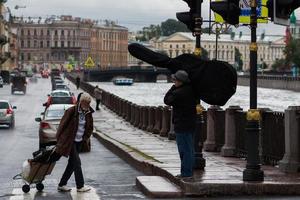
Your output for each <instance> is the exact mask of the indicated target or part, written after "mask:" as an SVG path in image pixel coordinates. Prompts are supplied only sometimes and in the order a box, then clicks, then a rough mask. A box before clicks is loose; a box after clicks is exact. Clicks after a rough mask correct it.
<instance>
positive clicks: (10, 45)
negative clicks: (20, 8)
mask: <svg viewBox="0 0 300 200" xmlns="http://www.w3.org/2000/svg"><path fill="white" fill-rule="evenodd" d="M0 15H1V17H0V46H1V49H0V70H11V69H13V68H15V67H16V66H17V54H18V49H17V46H16V34H14V33H13V32H12V31H11V27H10V23H9V20H10V10H9V8H7V7H6V6H5V5H4V4H3V3H1V4H0Z"/></svg>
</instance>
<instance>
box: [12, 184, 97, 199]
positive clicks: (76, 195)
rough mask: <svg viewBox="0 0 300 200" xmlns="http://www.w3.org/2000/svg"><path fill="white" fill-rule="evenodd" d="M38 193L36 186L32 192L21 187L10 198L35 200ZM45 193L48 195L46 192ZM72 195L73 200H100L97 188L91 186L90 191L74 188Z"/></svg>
mask: <svg viewBox="0 0 300 200" xmlns="http://www.w3.org/2000/svg"><path fill="white" fill-rule="evenodd" d="M37 193H38V191H37V190H36V189H35V188H31V190H30V192H28V193H24V192H23V191H22V189H21V188H15V189H13V191H12V195H13V196H11V197H10V198H9V200H34V199H35V196H36V194H37ZM44 195H46V196H47V194H46V193H45V194H44ZM66 195H67V193H66ZM68 196H69V195H68ZM70 196H71V197H72V199H73V200H100V197H99V196H98V195H97V192H96V189H95V188H93V187H91V190H90V191H88V192H77V189H76V188H72V190H71V192H70ZM70 196H69V197H70ZM48 197H49V196H48Z"/></svg>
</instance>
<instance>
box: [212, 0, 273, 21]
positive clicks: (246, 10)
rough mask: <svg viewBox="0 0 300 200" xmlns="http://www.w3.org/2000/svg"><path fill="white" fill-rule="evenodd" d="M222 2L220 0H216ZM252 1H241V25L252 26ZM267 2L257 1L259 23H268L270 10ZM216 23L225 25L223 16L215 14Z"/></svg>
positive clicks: (264, 0)
mask: <svg viewBox="0 0 300 200" xmlns="http://www.w3.org/2000/svg"><path fill="white" fill-rule="evenodd" d="M216 1H220V0H216ZM250 3H251V0H240V3H239V6H240V8H241V14H240V17H239V23H241V24H250V14H251V6H250ZM266 5H267V0H257V10H256V11H257V23H268V8H267V6H266ZM215 21H216V22H219V23H224V19H223V18H222V17H221V15H218V14H217V13H215Z"/></svg>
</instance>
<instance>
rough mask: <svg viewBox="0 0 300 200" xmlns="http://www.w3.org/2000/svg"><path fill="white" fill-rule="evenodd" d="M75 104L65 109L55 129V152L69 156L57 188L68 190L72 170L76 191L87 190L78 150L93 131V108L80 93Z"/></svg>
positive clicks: (89, 98) (85, 94) (86, 96)
mask: <svg viewBox="0 0 300 200" xmlns="http://www.w3.org/2000/svg"><path fill="white" fill-rule="evenodd" d="M77 102H78V103H77V104H76V105H75V106H73V107H71V108H69V109H68V110H66V112H65V114H64V116H63V118H62V119H61V121H60V124H59V127H58V129H57V134H56V138H57V145H56V153H57V154H59V155H61V156H65V157H69V160H68V165H67V167H66V169H65V172H64V173H63V175H62V178H61V180H60V182H59V184H58V188H57V189H58V190H59V191H62V192H68V191H70V190H71V188H69V187H67V183H68V180H69V179H70V177H71V175H72V174H73V172H74V175H75V182H76V187H77V191H78V192H87V191H89V190H90V188H89V187H87V186H84V178H83V174H82V169H81V160H80V157H79V152H80V150H81V147H82V144H83V143H85V142H87V141H88V140H89V138H90V136H91V134H92V132H93V117H92V113H93V112H94V111H93V109H92V108H91V107H90V103H91V97H90V95H89V94H87V93H82V94H81V95H79V98H78V99H77Z"/></svg>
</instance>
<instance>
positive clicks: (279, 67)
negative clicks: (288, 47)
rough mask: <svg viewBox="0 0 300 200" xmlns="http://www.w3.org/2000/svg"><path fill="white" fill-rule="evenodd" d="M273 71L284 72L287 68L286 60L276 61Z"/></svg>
mask: <svg viewBox="0 0 300 200" xmlns="http://www.w3.org/2000/svg"><path fill="white" fill-rule="evenodd" d="M271 67H272V69H273V70H276V71H282V70H284V69H285V68H286V60H285V59H276V61H275V62H274V64H273V65H272V66H271Z"/></svg>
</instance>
